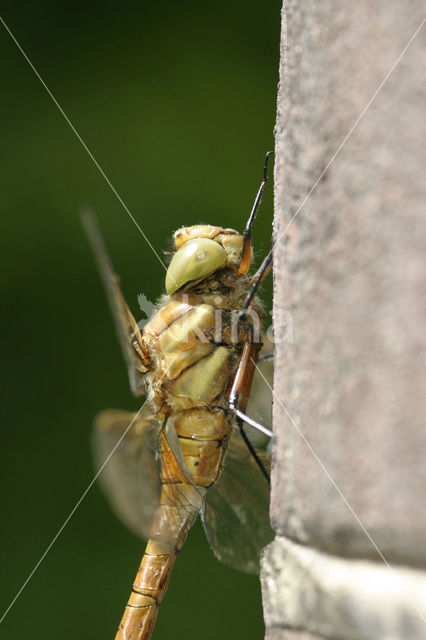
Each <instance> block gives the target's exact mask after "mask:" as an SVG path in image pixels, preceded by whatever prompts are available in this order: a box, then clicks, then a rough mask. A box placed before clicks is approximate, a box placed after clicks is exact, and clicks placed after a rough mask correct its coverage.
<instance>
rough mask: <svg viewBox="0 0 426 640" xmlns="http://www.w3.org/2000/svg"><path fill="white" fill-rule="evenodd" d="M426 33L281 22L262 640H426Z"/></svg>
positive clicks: (357, 22) (403, 7)
mask: <svg viewBox="0 0 426 640" xmlns="http://www.w3.org/2000/svg"><path fill="white" fill-rule="evenodd" d="M425 16H426V11H425V5H424V3H423V2H422V1H421V0H409V1H407V2H398V1H397V0H388V1H387V2H385V1H384V0H382V1H380V0H379V1H377V2H375V3H371V2H368V1H367V0H360V1H359V2H356V3H354V2H349V1H348V0H342V1H341V2H338V3H336V2H332V1H331V0H323V1H322V2H315V1H314V0H308V1H306V2H300V0H288V1H287V2H285V5H284V12H283V29H282V52H281V68H280V88H279V97H278V120H277V131H276V136H277V137H276V164H275V190H276V191H275V205H276V219H275V220H276V222H275V224H276V226H275V234H276V238H277V246H276V251H275V264H274V286H275V310H274V325H275V342H276V364H275V367H276V377H275V387H274V390H275V395H274V430H275V433H276V440H275V443H274V447H273V472H272V499H271V518H272V523H273V527H274V530H275V532H276V535H277V537H276V540H275V541H274V542H273V543H272V545H270V547H269V548H268V549H267V550H266V551H265V553H264V557H263V562H262V576H261V578H262V589H263V599H264V608H265V621H266V627H267V637H268V639H269V640H284V639H285V640H290V639H291V640H308V639H309V640H311V639H313V638H315V639H317V638H326V639H330V640H340V639H341V640H364V639H365V640H367V639H369V640H370V639H379V638H380V639H382V640H384V639H386V640H391V639H392V640H396V639H401V640H402V639H404V640H414V639H420V638H426V542H425V540H426V430H425V416H426V357H425V356H426V323H425V319H426V268H425V259H426V220H425V204H424V203H425V201H426V24H423V26H421V27H420V25H422V21H424V20H425ZM419 27H420V29H419V30H418V28H419ZM417 30H418V31H417ZM416 31H417V35H416V36H415V37H414V39H412V38H413V36H414V34H415V33H416ZM407 45H408V46H407ZM404 49H405V51H404ZM401 54H402V56H401ZM395 63H396V66H395V67H394V65H395ZM393 67H394V68H393ZM389 72H390V74H389ZM388 74H389V75H388ZM382 83H383V84H382ZM378 89H379V91H377V90H378ZM372 98H373V99H372ZM370 101H371V102H370ZM367 105H369V106H368V107H367ZM366 107H367V108H366ZM360 116H361V117H360ZM359 118H360V119H359ZM348 134H349V135H348ZM342 143H343V144H342ZM330 161H331V163H330ZM312 187H314V188H313V190H312V192H311V189H312ZM310 192H311V193H310ZM301 205H302V206H301ZM293 217H294V219H293V220H292V218H293ZM291 220H292V221H291ZM290 221H291V223H290ZM289 223H290V224H289ZM289 319H291V322H292V341H290V340H289V339H288V331H287V328H288V322H289Z"/></svg>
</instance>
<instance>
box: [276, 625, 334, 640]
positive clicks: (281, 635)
mask: <svg viewBox="0 0 426 640" xmlns="http://www.w3.org/2000/svg"><path fill="white" fill-rule="evenodd" d="M265 640H325V639H324V638H322V637H321V636H317V635H312V633H306V632H305V631H290V630H288V629H280V628H279V627H277V628H275V629H268V631H267V632H266V636H265Z"/></svg>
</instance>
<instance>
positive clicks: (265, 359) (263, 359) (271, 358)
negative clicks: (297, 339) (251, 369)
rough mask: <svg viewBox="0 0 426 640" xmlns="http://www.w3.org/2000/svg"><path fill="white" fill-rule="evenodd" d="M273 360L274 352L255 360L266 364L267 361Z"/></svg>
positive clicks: (264, 354)
mask: <svg viewBox="0 0 426 640" xmlns="http://www.w3.org/2000/svg"><path fill="white" fill-rule="evenodd" d="M273 359H274V352H273V351H268V353H263V354H262V355H261V356H259V358H258V359H257V362H258V363H259V362H266V361H267V360H273Z"/></svg>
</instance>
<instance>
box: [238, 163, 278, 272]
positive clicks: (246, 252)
mask: <svg viewBox="0 0 426 640" xmlns="http://www.w3.org/2000/svg"><path fill="white" fill-rule="evenodd" d="M273 153H274V152H273V151H268V153H267V154H266V156H265V164H264V165H263V180H262V182H261V183H260V187H259V189H258V191H257V194H256V197H255V199H254V203H253V206H252V209H251V212H250V215H249V219H248V220H247V224H246V228H245V229H244V233H243V238H244V240H243V253H242V258H241V264H240V268H239V270H238V276H244V275H246V273H247V271H248V270H249V267H250V261H251V231H252V227H253V223H254V220H255V217H256V212H257V210H258V208H259V205H260V202H261V200H262V195H263V192H264V191H265V187H266V183H267V182H268V160H269V158H270V156H271V155H272V154H273Z"/></svg>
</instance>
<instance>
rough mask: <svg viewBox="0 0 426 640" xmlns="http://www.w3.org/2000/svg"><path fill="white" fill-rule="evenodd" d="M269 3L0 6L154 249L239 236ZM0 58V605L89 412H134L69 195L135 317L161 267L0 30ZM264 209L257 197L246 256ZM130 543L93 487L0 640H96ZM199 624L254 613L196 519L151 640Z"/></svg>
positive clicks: (270, 99)
mask: <svg viewBox="0 0 426 640" xmlns="http://www.w3.org/2000/svg"><path fill="white" fill-rule="evenodd" d="M280 4H281V3H280V2H278V0H273V1H272V2H268V3H259V2H253V1H251V0H247V1H246V2H238V1H237V2H224V1H223V0H219V1H218V2H214V3H213V2H206V3H203V2H193V1H186V2H185V1H182V2H179V3H177V2H167V1H163V2H157V3H155V2H145V1H142V2H141V1H140V2H138V3H133V2H129V3H124V4H121V5H120V4H119V3H112V2H108V3H105V2H102V3H101V2H92V3H82V2H73V3H64V2H57V1H56V2H48V1H46V0H42V1H41V2H39V3H32V4H30V3H28V2H22V3H19V4H17V3H13V2H11V1H6V0H5V1H4V2H3V3H2V17H3V19H4V20H5V22H6V23H7V25H8V26H9V28H10V29H11V30H12V32H13V34H14V35H15V37H16V38H17V40H18V41H19V43H20V44H21V46H22V47H23V49H24V50H25V51H26V53H27V54H28V56H29V58H30V59H31V61H32V62H33V64H34V65H35V67H36V68H37V69H38V71H39V73H40V74H41V76H42V77H43V78H44V80H45V81H46V83H47V85H48V86H49V88H50V90H51V91H52V93H53V94H54V96H55V97H56V99H57V100H58V102H59V103H60V104H61V106H62V107H63V109H64V111H65V112H66V114H67V115H68V117H69V118H70V120H71V121H72V123H73V124H74V126H75V127H76V129H77V131H78V132H79V134H80V135H81V137H82V138H83V139H84V141H85V142H86V144H87V145H88V147H89V148H90V150H91V151H92V153H93V154H94V156H95V158H96V160H97V161H98V162H99V164H100V165H101V166H102V168H103V170H104V171H105V173H106V174H107V175H108V177H109V178H110V180H111V182H112V184H113V185H114V187H115V188H116V189H117V191H118V193H119V194H120V196H121V197H122V198H123V200H124V202H125V203H126V205H127V206H128V208H129V210H130V211H131V212H132V214H133V215H134V217H135V218H136V220H137V221H138V223H139V224H140V226H141V227H142V228H143V230H144V232H145V233H146V235H147V236H148V237H149V239H150V241H151V243H152V244H153V245H154V246H155V247H156V249H157V250H158V251H159V252H161V251H163V250H166V249H168V248H169V246H170V245H169V238H170V235H171V233H172V231H173V230H174V229H175V228H177V227H179V226H181V225H190V224H195V223H199V222H206V223H210V224H217V225H223V226H231V227H234V228H237V229H242V228H243V225H244V222H245V220H246V218H247V215H248V212H249V210H250V207H251V204H252V200H253V197H254V194H255V192H256V189H257V187H258V184H259V180H260V178H261V170H262V163H263V156H264V153H265V151H266V150H267V149H269V148H271V147H273V127H274V121H275V98H276V85H277V80H278V57H279V24H280V16H279V13H280ZM0 52H1V54H0V66H1V79H2V100H1V103H0V111H1V112H0V126H1V129H2V133H1V140H2V144H1V156H2V169H1V174H0V175H1V208H2V249H1V261H2V264H1V270H0V278H1V300H2V314H1V322H2V327H1V338H2V364H3V368H2V371H3V378H2V385H1V389H2V394H3V397H2V401H1V408H2V412H3V418H2V428H1V438H2V446H1V466H0V469H1V476H2V477H1V488H2V512H3V519H2V520H3V522H2V527H1V537H2V539H1V544H0V549H1V577H2V579H1V607H2V611H4V610H5V609H6V608H7V607H8V605H9V604H10V603H11V601H12V599H13V598H14V597H15V595H16V594H17V592H18V590H19V589H20V588H21V586H22V585H23V583H24V581H25V580H26V578H27V577H28V575H29V573H30V572H31V570H32V569H33V568H34V566H35V565H36V563H37V562H38V561H39V559H40V557H41V556H42V554H43V553H44V551H45V550H46V548H47V546H48V545H49V543H50V542H51V540H52V539H53V537H54V536H55V534H56V533H57V532H58V530H59V528H60V527H61V525H62V524H63V523H64V521H65V519H66V518H67V517H68V515H69V513H70V512H71V510H72V509H73V507H74V506H75V504H76V502H77V500H78V499H79V498H80V496H81V495H82V493H83V492H84V490H85V489H86V487H87V486H88V485H89V483H90V482H91V480H92V478H93V474H94V470H93V466H92V461H91V453H90V442H89V438H90V428H91V422H92V418H93V416H94V415H95V414H96V412H97V411H99V410H100V409H102V408H105V407H118V408H126V409H135V408H137V407H138V402H137V401H135V399H134V398H133V397H132V396H131V394H130V392H129V388H128V381H127V375H126V371H125V367H124V365H123V363H122V360H121V355H120V352H119V348H118V345H117V342H116V340H115V336H114V330H113V326H112V322H111V319H110V314H109V310H108V308H107V304H106V301H105V297H104V293H103V290H102V288H101V283H100V279H99V276H98V274H97V272H96V269H95V266H94V262H93V259H92V256H91V254H90V250H89V247H88V243H87V240H86V238H85V236H84V234H83V231H82V228H81V224H80V220H79V216H78V212H79V210H80V209H81V207H82V206H84V205H89V206H91V207H92V208H93V209H94V210H95V211H96V212H97V214H98V216H99V218H100V223H101V226H102V229H103V232H104V235H105V237H106V241H107V244H108V246H109V249H110V251H111V253H112V256H113V259H114V263H115V266H116V268H117V271H118V272H119V273H120V274H121V276H122V281H123V288H124V292H125V294H126V296H127V298H128V300H129V302H130V305H131V306H132V308H133V309H134V310H135V311H137V294H138V293H140V292H143V293H144V294H145V295H146V296H147V297H148V298H149V299H150V300H155V299H156V298H157V297H158V295H160V294H161V293H162V291H163V282H164V271H163V268H162V266H161V265H160V263H159V262H158V260H157V259H156V258H155V256H154V255H153V253H152V251H151V250H150V248H149V247H148V246H147V244H146V242H145V241H144V239H143V238H142V237H141V235H140V233H139V232H138V230H137V228H136V227H135V225H134V224H133V222H132V221H131V220H130V218H129V216H128V214H127V213H126V211H125V210H124V209H123V207H122V206H121V204H120V203H119V202H118V200H117V199H116V197H115V196H114V194H113V193H112V191H111V189H110V188H109V187H108V185H107V184H106V182H105V180H104V179H103V177H102V176H101V175H100V173H99V171H98V170H97V169H96V167H95V166H94V164H93V162H92V161H91V160H90V158H89V157H88V155H87V153H86V152H85V150H84V149H83V147H82V146H81V144H80V143H79V141H78V140H77V138H76V136H75V134H74V133H73V132H72V130H71V129H70V127H69V126H68V124H67V123H66V122H65V120H64V118H63V117H62V116H61V114H60V113H59V111H58V109H57V107H56V106H55V105H54V104H53V102H52V100H51V99H50V97H49V96H48V95H47V93H46V91H45V90H44V88H43V87H42V85H41V83H40V81H39V80H38V79H37V77H36V76H35V74H34V72H33V71H32V70H31V68H30V66H29V65H28V63H27V62H26V61H25V59H24V58H23V56H22V54H21V53H20V52H19V50H18V48H17V46H16V44H14V42H13V41H12V39H11V37H10V36H9V35H8V33H7V32H6V30H5V28H4V27H3V26H1V25H0ZM271 220H272V196H271V193H270V192H269V194H268V195H267V197H265V199H264V205H263V208H262V211H261V214H260V216H259V220H258V223H257V224H256V230H255V241H256V249H257V252H258V255H257V260H258V261H259V259H260V257H261V256H262V255H263V254H264V252H265V251H266V250H267V248H268V243H269V238H270V233H271ZM268 287H269V288H268ZM268 287H266V291H265V297H266V298H268V296H269V295H270V285H268ZM143 547H144V545H143V543H142V542H141V541H140V540H138V539H137V538H136V537H134V536H133V535H132V534H131V533H129V532H128V531H127V530H126V529H125V528H124V527H123V526H122V525H121V523H120V522H118V521H117V520H116V519H115V517H114V515H113V514H112V512H111V511H110V509H109V506H108V504H107V502H106V501H105V499H104V497H103V495H102V494H101V492H100V491H99V488H98V487H97V486H96V485H95V486H93V487H92V488H91V489H90V491H89V492H88V494H87V496H86V497H85V498H84V500H83V501H82V502H81V504H80V505H79V507H78V509H77V510H76V512H75V513H74V515H73V516H72V518H71V519H70V521H69V522H68V524H67V525H66V526H65V527H64V529H63V531H62V533H61V534H60V536H59V537H58V539H57V541H56V542H55V544H54V545H53V546H52V548H51V549H50V551H49V552H48V553H47V555H46V557H45V558H44V560H43V561H42V562H41V564H40V566H39V567H38V569H37V571H36V572H35V574H34V575H33V577H32V578H31V580H30V581H29V583H28V584H27V586H26V587H25V589H24V590H23V592H22V594H21V595H20V596H19V598H18V599H17V600H16V602H15V604H14V606H13V607H12V608H11V610H10V611H9V613H8V615H7V617H6V618H5V619H4V621H3V623H2V624H1V626H0V637H1V638H7V639H8V640H18V639H19V640H22V639H25V640H26V639H33V638H34V639H36V638H44V639H45V638H52V639H53V638H55V639H56V638H61V639H62V640H66V639H68V638H69V639H71V638H72V639H73V640H75V639H76V638H78V639H79V640H85V639H87V640H89V639H90V640H92V639H97V640H99V639H101V638H105V639H108V638H113V635H114V630H115V628H116V626H117V624H118V622H119V619H120V616H121V613H122V611H123V607H124V604H125V601H126V599H127V597H128V595H129V590H130V585H131V582H132V580H133V578H134V574H135V572H136V570H137V567H138V563H139V560H140V557H141V555H142V552H143ZM200 634H201V637H202V638H203V640H209V639H213V638H221V639H223V640H228V639H234V638H236V637H239V638H261V637H262V635H263V620H262V610H261V597H260V588H259V582H258V579H256V578H254V577H249V576H245V575H243V574H239V573H237V572H236V571H233V570H232V569H229V568H227V567H225V566H222V565H221V564H220V563H219V562H218V561H217V560H216V559H215V558H214V556H213V554H212V553H211V552H210V550H209V548H208V544H207V542H206V539H205V537H204V534H203V532H202V530H201V527H200V526H199V524H197V525H196V526H195V527H194V529H193V530H192V532H191V534H190V536H189V539H188V541H187V543H186V544H185V546H184V549H183V550H182V552H181V554H180V556H179V559H178V562H177V564H176V568H175V571H174V574H173V577H172V580H171V584H170V587H169V591H168V594H167V596H166V598H165V601H164V603H163V605H162V608H161V611H160V615H159V618H158V622H157V627H156V631H155V633H154V637H155V639H156V640H161V639H162V638H163V639H166V638H171V637H177V638H185V639H188V640H190V639H193V638H199V637H200Z"/></svg>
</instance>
